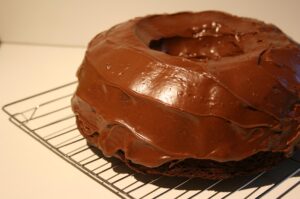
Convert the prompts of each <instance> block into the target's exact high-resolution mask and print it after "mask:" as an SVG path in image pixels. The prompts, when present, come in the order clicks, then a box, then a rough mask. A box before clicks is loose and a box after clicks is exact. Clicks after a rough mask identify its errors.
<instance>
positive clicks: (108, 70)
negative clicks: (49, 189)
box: [72, 11, 300, 167]
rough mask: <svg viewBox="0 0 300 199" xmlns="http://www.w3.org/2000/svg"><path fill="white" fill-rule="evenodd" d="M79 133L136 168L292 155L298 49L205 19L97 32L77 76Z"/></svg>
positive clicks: (172, 19)
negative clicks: (268, 154)
mask: <svg viewBox="0 0 300 199" xmlns="http://www.w3.org/2000/svg"><path fill="white" fill-rule="evenodd" d="M77 76H78V80H79V85H78V88H77V91H76V93H75V95H74V97H73V98H72V107H73V110H74V112H75V113H76V116H77V119H78V121H77V122H78V125H80V126H81V127H80V131H81V133H82V134H83V135H84V136H85V137H86V138H87V139H88V141H89V142H90V143H92V144H93V145H95V146H97V147H98V148H100V149H101V150H102V151H103V153H104V154H105V155H107V156H116V155H117V153H118V151H123V152H124V155H125V158H126V159H128V160H130V161H132V162H133V163H136V164H141V165H144V166H147V167H157V166H160V165H162V164H164V163H166V162H168V161H171V160H183V159H186V158H196V159H210V160H216V161H219V162H225V161H232V160H241V159H244V158H247V157H249V156H251V155H253V154H255V153H258V152H260V151H273V152H284V153H285V154H286V156H289V155H291V153H292V151H293V149H294V147H295V145H296V144H297V143H298V142H299V140H300V132H299V116H300V108H299V107H300V106H299V81H300V48H299V45H298V44H297V43H295V42H294V41H292V40H291V39H290V38H288V37H287V36H286V35H285V34H284V33H282V31H281V30H279V29H278V28H277V27H275V26H274V25H271V24H265V23H263V22H261V21H258V20H254V19H249V18H241V17H237V16H233V15H230V14H226V13H222V12H216V11H207V12H199V13H189V12H185V13H176V14H165V15H152V16H147V17H142V18H135V19H133V20H130V21H127V22H125V23H122V24H119V25H116V26H114V27H112V28H111V29H109V30H107V31H105V32H102V33H100V34H98V35H97V36H96V37H95V38H94V39H93V40H92V41H91V42H90V44H89V46H88V49H87V51H86V56H85V58H84V61H83V63H82V65H81V67H80V68H79V70H78V74H77Z"/></svg>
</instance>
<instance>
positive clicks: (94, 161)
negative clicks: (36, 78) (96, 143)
mask: <svg viewBox="0 0 300 199" xmlns="http://www.w3.org/2000/svg"><path fill="white" fill-rule="evenodd" d="M76 85H77V83H76V82H72V83H69V84H66V85H63V86H60V87H57V88H54V89H51V90H48V91H45V92H42V93H39V94H36V95H33V96H30V97H27V98H24V99H21V100H18V101H15V102H12V103H9V104H7V105H5V106H4V107H3V110H4V111H5V112H6V113H7V114H8V115H9V120H10V121H11V122H12V123H14V124H15V125H16V126H18V127H19V128H21V129H22V130H23V131H25V132H26V133H28V134H29V135H30V136H32V137H33V138H34V139H36V140H37V141H39V142H40V143H41V144H42V145H44V146H45V147H47V148H48V149H50V150H51V151H52V152H54V153H55V154H57V155H58V156H59V157H61V158H63V159H64V160H66V161H67V162H68V163H70V164H71V165H73V166H75V167H76V168H78V169H79V170H80V171H82V172H83V173H85V174H86V175H87V176H89V177H90V178H92V179H94V180H95V181H97V182H98V183H99V184H101V185H103V186H104V187H106V188H107V189H109V190H110V191H112V192H113V193H115V194H116V195H118V196H119V197H120V198H139V199H142V198H178V199H179V198H180V199H183V198H291V197H294V196H296V194H295V193H296V192H298V194H299V193H300V186H299V184H300V153H298V154H296V155H295V156H294V157H293V158H291V159H288V160H286V161H284V162H282V163H281V164H280V165H278V166H277V167H275V168H274V169H272V170H271V171H268V172H263V173H260V174H257V175H254V176H246V177H239V178H234V179H229V180H219V181H210V180H201V179H197V178H179V177H164V176H151V175H143V174H138V173H135V172H133V171H131V170H129V169H127V167H126V166H125V165H124V164H122V163H121V162H120V161H118V160H116V159H114V158H106V157H104V156H103V155H102V154H99V153H95V152H94V151H93V150H92V149H91V148H90V147H89V146H87V145H86V142H85V139H84V138H83V137H82V136H81V135H80V133H79V132H78V130H77V128H76V125H75V118H74V115H73V113H72V111H71V108H70V98H71V96H72V93H73V92H74V90H75V87H76Z"/></svg>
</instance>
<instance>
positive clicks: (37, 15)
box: [0, 0, 300, 46]
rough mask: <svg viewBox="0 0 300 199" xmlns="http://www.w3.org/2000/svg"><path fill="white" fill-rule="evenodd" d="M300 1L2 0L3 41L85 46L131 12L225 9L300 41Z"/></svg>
mask: <svg viewBox="0 0 300 199" xmlns="http://www.w3.org/2000/svg"><path fill="white" fill-rule="evenodd" d="M299 8H300V1H299V0H285V1H284V0H240V1H239V0H219V1H217V0H160V1H158V0H119V1H117V0H109V1H104V0H0V38H1V40H2V42H14V43H15V42H17V43H19V42H21V43H35V44H50V45H71V46H85V45H86V44H87V42H88V41H89V40H90V39H91V38H92V37H93V36H94V35H95V34H97V33H98V32H100V31H102V30H104V29H107V28H109V27H111V26H112V25H114V24H116V23H119V22H122V21H125V20H128V19H130V18H132V17H136V16H142V15H147V14H154V13H165V12H176V11H187V10H190V11H201V10H222V11H227V12H231V13H233V14H237V15H241V16H247V17H254V18H258V19H261V20H264V21H266V22H270V23H274V24H276V25H277V26H279V27H280V28H281V29H282V30H284V31H285V32H286V33H287V34H289V35H290V36H291V37H292V38H294V39H295V40H297V41H300V27H299V20H300V12H299Z"/></svg>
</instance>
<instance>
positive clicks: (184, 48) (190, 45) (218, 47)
mask: <svg viewBox="0 0 300 199" xmlns="http://www.w3.org/2000/svg"><path fill="white" fill-rule="evenodd" d="M149 47H150V48H151V49H153V50H157V51H162V52H164V53H167V54H169V55H173V56H180V57H184V58H187V59H192V60H195V61H205V60H210V59H213V60H217V59H220V58H222V57H228V56H235V55H239V54H242V53H243V50H242V48H241V47H240V46H239V45H238V41H237V39H236V37H235V36H234V35H221V36H202V37H180V36H175V37H170V38H161V39H159V40H152V41H151V42H150V44H149Z"/></svg>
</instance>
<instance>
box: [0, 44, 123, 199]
mask: <svg viewBox="0 0 300 199" xmlns="http://www.w3.org/2000/svg"><path fill="white" fill-rule="evenodd" d="M84 52H85V50H84V49H83V48H70V47H51V46H30V45H16V44H2V45H1V47H0V92H1V97H0V106H1V107H2V106H3V105H5V104H7V103H9V102H12V101H15V100H18V99H21V98H24V97H26V96H30V95H32V94H36V93H39V92H41V91H44V90H47V89H51V88H53V87H56V86H60V85H62V84H65V83H68V82H71V81H74V80H75V72H76V69H77V68H78V66H79V64H80V63H81V60H82V58H83V55H84ZM0 124H1V131H0V179H1V180H0V198H3V199H6V198H9V199H10V198H30V199H35V198H37V199H41V198H43V199H47V198H73V199H76V198H80V199H82V198H118V197H117V196H115V195H114V194H113V193H111V192H110V191H108V190H107V189H105V188H103V187H102V186H101V185H99V184H98V183H96V182H95V181H93V180H92V179H90V178H89V177H87V176H86V175H85V174H83V173H82V172H80V171H78V170H77V169H76V168H75V167H73V166H71V165H69V164H67V163H66V162H65V161H63V160H62V159H61V158H59V157H58V156H57V155H55V154H54V153H52V152H51V151H50V150H48V149H47V148H45V147H43V146H42V145H41V144H40V143H38V142H37V141H35V140H34V139H32V138H31V137H30V136H28V135H27V134H26V133H24V132H23V131H22V130H20V129H18V128H17V127H16V126H15V125H13V124H12V123H10V122H9V120H8V116H7V115H6V114H5V113H4V112H3V111H0Z"/></svg>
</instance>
